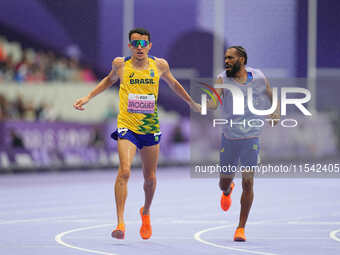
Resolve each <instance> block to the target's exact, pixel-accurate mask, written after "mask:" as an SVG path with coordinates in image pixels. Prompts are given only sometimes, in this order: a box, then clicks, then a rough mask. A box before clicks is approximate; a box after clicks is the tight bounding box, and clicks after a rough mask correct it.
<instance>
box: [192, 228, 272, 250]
mask: <svg viewBox="0 0 340 255" xmlns="http://www.w3.org/2000/svg"><path fill="white" fill-rule="evenodd" d="M261 223H264V222H257V223H253V224H261ZM233 226H234V224H233V225H225V226H218V227H214V228H208V229H203V230H201V231H199V232H197V233H195V234H194V238H195V240H196V241H198V242H200V243H203V244H206V245H210V246H213V247H216V248H221V249H226V250H231V251H239V252H246V253H252V254H259V255H277V254H275V253H269V252H262V251H252V250H247V249H241V248H234V247H231V246H225V245H220V244H215V243H213V242H209V241H206V240H203V239H202V238H201V235H202V234H204V233H207V232H210V231H214V230H218V229H222V228H228V227H233Z"/></svg>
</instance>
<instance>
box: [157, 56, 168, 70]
mask: <svg viewBox="0 0 340 255" xmlns="http://www.w3.org/2000/svg"><path fill="white" fill-rule="evenodd" d="M155 60H156V65H157V68H158V70H160V71H161V72H162V73H165V72H167V71H169V69H170V67H169V64H168V61H166V60H165V59H164V58H156V57H155Z"/></svg>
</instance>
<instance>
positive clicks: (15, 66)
mask: <svg viewBox="0 0 340 255" xmlns="http://www.w3.org/2000/svg"><path fill="white" fill-rule="evenodd" d="M95 80H96V77H95V74H94V72H93V71H92V70H91V69H90V68H89V67H84V66H82V65H81V64H80V63H79V61H78V59H77V57H76V56H71V57H65V56H57V55H56V54H55V53H54V52H53V51H48V52H44V51H36V50H34V49H23V48H22V47H21V46H20V43H19V42H8V41H7V39H6V38H5V37H2V36H0V82H11V81H15V82H18V83H22V82H27V83H39V82H51V81H62V82H93V81H95Z"/></svg>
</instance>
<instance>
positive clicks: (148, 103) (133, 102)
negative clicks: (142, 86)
mask: <svg viewBox="0 0 340 255" xmlns="http://www.w3.org/2000/svg"><path fill="white" fill-rule="evenodd" d="M128 112H131V113H154V112H155V95H140V94H129V97H128Z"/></svg>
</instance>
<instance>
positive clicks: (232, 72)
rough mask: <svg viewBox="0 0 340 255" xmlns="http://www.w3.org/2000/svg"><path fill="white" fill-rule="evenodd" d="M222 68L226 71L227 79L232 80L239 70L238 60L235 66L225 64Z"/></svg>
mask: <svg viewBox="0 0 340 255" xmlns="http://www.w3.org/2000/svg"><path fill="white" fill-rule="evenodd" d="M224 67H225V69H226V73H227V77H229V78H234V77H235V76H236V74H237V73H238V72H239V71H240V69H241V63H240V61H239V60H238V61H236V62H235V64H227V63H225V64H224Z"/></svg>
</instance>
